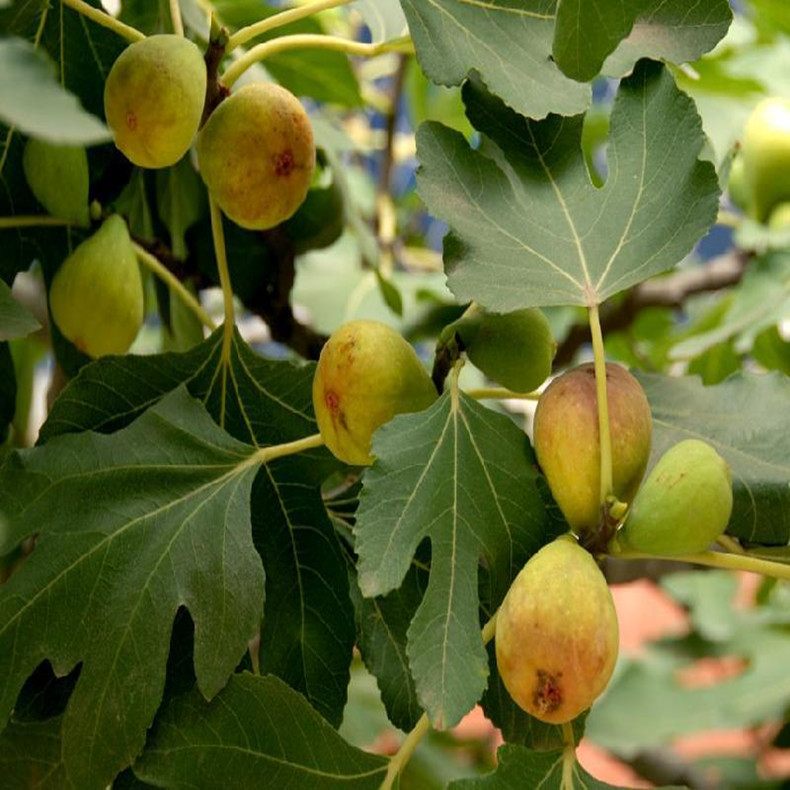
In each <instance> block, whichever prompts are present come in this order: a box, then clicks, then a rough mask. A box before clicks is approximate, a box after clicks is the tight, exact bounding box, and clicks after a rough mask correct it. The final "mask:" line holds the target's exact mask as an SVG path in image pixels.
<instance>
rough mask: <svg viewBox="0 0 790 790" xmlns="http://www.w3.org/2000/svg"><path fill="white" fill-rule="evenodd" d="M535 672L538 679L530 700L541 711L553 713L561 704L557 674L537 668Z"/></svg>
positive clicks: (560, 688) (560, 691)
mask: <svg viewBox="0 0 790 790" xmlns="http://www.w3.org/2000/svg"><path fill="white" fill-rule="evenodd" d="M536 674H537V676H538V681H537V683H536V684H535V693H534V694H533V695H532V702H533V703H534V705H535V707H536V708H537V709H538V710H539V711H540V712H541V713H543V714H546V713H554V711H556V710H557V709H558V708H559V707H560V705H562V687H561V686H560V684H559V680H558V678H557V676H555V675H552V674H551V673H550V672H546V671H544V670H542V669H539V670H537V673H536ZM560 674H561V673H560Z"/></svg>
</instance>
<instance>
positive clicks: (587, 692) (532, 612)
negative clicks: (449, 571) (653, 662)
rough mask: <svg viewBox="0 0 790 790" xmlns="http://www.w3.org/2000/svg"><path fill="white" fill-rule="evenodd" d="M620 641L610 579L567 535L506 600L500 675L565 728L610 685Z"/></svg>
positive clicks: (544, 552) (499, 631) (533, 709)
mask: <svg viewBox="0 0 790 790" xmlns="http://www.w3.org/2000/svg"><path fill="white" fill-rule="evenodd" d="M618 637H619V629H618V626H617V613H616V611H615V608H614V601H613V600H612V594H611V592H610V591H609V587H608V586H607V584H606V579H605V578H604V576H603V574H602V573H601V571H600V569H599V568H598V566H597V565H596V564H595V560H594V559H593V558H592V556H591V555H590V554H589V553H588V552H587V551H586V550H585V549H583V548H582V547H581V546H579V544H578V543H577V542H576V539H575V538H573V537H571V536H569V535H565V536H563V537H560V538H557V539H556V540H555V541H553V542H552V543H549V544H548V545H546V546H544V547H543V548H542V549H541V550H540V551H538V552H537V554H534V555H533V556H532V557H531V558H530V560H529V561H528V562H527V564H526V565H525V566H524V567H523V568H522V569H521V571H520V572H519V574H518V576H516V578H515V579H514V581H513V584H512V585H511V586H510V589H509V590H508V593H507V595H506V596H505V599H504V601H503V602H502V606H501V607H500V609H499V613H498V614H497V621H496V637H495V638H496V643H495V647H496V660H497V667H498V669H499V675H500V677H501V678H502V682H503V683H504V684H505V688H506V689H507V690H508V693H509V694H510V696H511V697H512V698H513V700H514V701H515V702H516V703H517V704H518V705H519V707H521V708H523V709H524V710H525V711H526V712H527V713H529V714H530V715H532V716H534V717H535V718H537V719H540V720H541V721H544V722H547V723H549V724H563V723H565V722H568V721H571V720H572V719H575V718H576V717H577V716H578V715H579V714H580V713H582V712H583V711H585V710H587V708H589V707H590V705H592V703H593V702H594V701H595V700H596V699H597V698H598V697H599V696H600V695H601V693H602V692H603V691H604V689H605V688H606V686H607V684H608V683H609V679H610V678H611V676H612V672H613V670H614V666H615V663H616V662H617V650H618Z"/></svg>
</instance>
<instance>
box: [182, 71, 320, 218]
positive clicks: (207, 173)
mask: <svg viewBox="0 0 790 790" xmlns="http://www.w3.org/2000/svg"><path fill="white" fill-rule="evenodd" d="M197 151H198V161H199V163H200V173H201V175H202V176H203V180H204V181H205V182H206V186H207V187H208V189H209V191H210V192H211V194H212V195H213V197H214V199H215V200H216V201H217V205H218V206H219V207H220V208H221V209H222V211H223V212H224V213H225V214H226V215H227V216H228V217H229V218H230V219H231V220H233V222H235V223H236V224H237V225H240V226H241V227H242V228H247V229H248V230H266V229H268V228H273V227H274V226H275V225H279V224H280V223H281V222H284V221H285V220H287V219H288V218H289V217H291V216H293V214H294V213H295V212H296V210H297V209H298V208H299V206H301V205H302V202H303V201H304V199H305V197H306V195H307V190H308V189H309V188H310V183H311V181H312V178H313V170H314V169H315V161H316V155H315V142H314V141H313V129H312V126H311V124H310V119H309V118H308V116H307V113H306V112H305V110H304V108H303V107H302V105H301V102H300V101H299V100H298V99H297V98H296V97H295V96H294V95H293V94H292V93H291V92H290V91H288V90H286V89H285V88H282V87H280V86H279V85H275V84H274V83H271V82H256V83H253V84H252V85H245V86H244V87H243V88H241V89H239V90H238V91H236V93H234V94H233V95H232V96H230V98H228V99H226V100H225V101H224V102H222V104H220V105H219V107H217V109H216V110H214V112H213V113H212V114H211V116H210V117H209V119H208V121H207V122H206V124H205V126H204V127H203V128H202V129H201V130H200V134H199V135H198V142H197Z"/></svg>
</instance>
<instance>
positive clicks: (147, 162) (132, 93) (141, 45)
mask: <svg viewBox="0 0 790 790" xmlns="http://www.w3.org/2000/svg"><path fill="white" fill-rule="evenodd" d="M206 81H207V77H206V64H205V61H204V60H203V56H202V55H201V53H200V50H199V49H198V48H197V46H196V45H195V44H193V43H192V42H191V41H189V40H187V39H185V38H183V37H182V36H175V35H156V36H149V37H148V38H145V39H143V40H142V41H136V42H135V43H134V44H131V45H130V46H128V47H127V48H126V49H125V50H124V51H123V52H122V53H121V54H120V56H119V57H118V59H117V60H116V61H115V63H113V66H112V68H111V69H110V73H109V75H108V76H107V82H106V83H105V85H104V112H105V115H106V116H107V124H108V125H109V127H110V129H111V130H112V133H113V137H114V138H115V145H116V146H118V148H119V149H120V150H121V151H122V152H123V154H124V155H125V156H126V158H127V159H129V160H130V161H131V162H133V163H134V164H136V165H139V166H140V167H149V168H159V167H169V166H170V165H174V164H175V163H176V162H178V160H179V159H181V157H182V156H184V154H185V153H186V152H187V151H188V150H189V146H190V145H191V144H192V140H193V139H194V137H195V134H196V133H197V130H198V126H199V124H200V118H201V116H202V114H203V104H204V103H205V100H206Z"/></svg>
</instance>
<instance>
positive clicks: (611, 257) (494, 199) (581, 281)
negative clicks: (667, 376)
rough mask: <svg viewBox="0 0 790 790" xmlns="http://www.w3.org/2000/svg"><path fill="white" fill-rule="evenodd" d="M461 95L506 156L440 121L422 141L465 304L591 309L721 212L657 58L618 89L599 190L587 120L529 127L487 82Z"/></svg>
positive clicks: (434, 205)
mask: <svg viewBox="0 0 790 790" xmlns="http://www.w3.org/2000/svg"><path fill="white" fill-rule="evenodd" d="M464 94H465V101H466V105H467V113H468V115H469V117H470V120H471V121H472V123H473V124H474V126H475V127H476V128H478V129H479V130H480V131H481V132H483V134H485V135H486V136H487V137H488V138H489V139H490V140H491V141H492V142H493V143H494V144H495V145H496V146H497V147H498V149H499V151H498V152H496V151H495V152H494V153H493V155H492V156H491V157H490V158H489V157H488V156H486V155H485V153H483V152H482V151H476V150H473V149H472V148H470V146H469V145H468V143H467V142H466V141H465V140H464V138H463V137H462V136H461V135H460V134H458V133H457V132H454V131H451V130H449V129H447V128H445V127H443V126H441V125H440V124H436V123H426V124H424V125H423V126H422V127H421V128H420V131H419V133H418V138H417V139H418V157H419V160H420V163H421V169H420V172H419V174H418V179H419V189H420V194H421V195H422V197H423V199H424V200H425V202H426V204H427V205H428V208H429V210H430V211H431V213H432V214H434V215H435V216H437V217H439V218H441V219H444V220H445V221H446V222H447V223H448V224H449V225H450V229H451V231H452V233H451V234H450V235H449V236H448V237H447V238H446V239H445V264H446V270H447V273H448V284H449V286H450V288H451V289H452V291H453V292H454V293H455V294H456V296H458V297H459V298H460V299H475V300H476V301H478V302H480V303H482V304H484V305H485V306H486V307H488V308H490V309H492V310H497V311H502V312H505V311H508V310H513V309H517V308H520V307H530V306H542V305H563V304H566V305H567V304H570V305H586V306H590V305H596V304H599V303H600V302H602V301H604V300H605V299H607V298H608V297H610V296H612V295H614V294H616V293H617V292H618V291H621V290H624V289H626V288H629V287H631V286H633V285H636V284H637V283H639V282H641V281H642V280H645V279H647V278H648V277H650V276H652V275H654V274H657V273H658V272H661V271H664V270H666V269H668V268H670V267H671V266H673V265H674V264H675V263H677V262H678V261H679V260H680V259H681V258H682V257H683V256H684V255H685V254H686V253H688V252H689V251H690V250H691V249H692V247H693V246H694V244H695V243H696V242H697V240H698V239H699V238H700V237H701V236H702V235H703V234H704V233H705V231H706V230H707V229H708V228H709V227H710V225H711V224H712V223H713V221H714V220H715V218H716V211H717V205H718V198H719V187H718V183H717V178H716V171H715V169H714V167H713V165H712V164H711V163H710V162H703V161H700V160H699V159H698V155H699V153H700V151H701V149H702V146H703V143H704V140H705V137H704V134H703V132H702V127H701V125H700V120H699V116H698V115H697V112H696V109H695V107H694V103H693V102H692V101H691V99H689V98H688V97H687V96H685V95H684V94H683V93H681V92H680V91H679V90H678V89H677V87H676V86H675V83H674V81H673V80H672V77H671V76H670V75H669V73H668V72H667V71H666V70H665V69H664V68H663V67H662V66H661V65H659V64H657V63H652V62H649V61H642V62H640V63H639V65H638V66H637V68H636V70H635V72H634V74H633V75H632V76H631V77H629V78H628V79H626V80H624V81H623V82H622V83H621V85H620V89H619V91H618V94H617V99H616V101H615V104H614V109H613V111H612V117H611V132H610V138H609V149H608V165H609V175H608V178H607V181H606V183H605V185H604V186H603V187H602V188H600V189H597V188H596V187H594V186H593V185H592V183H591V181H590V176H589V172H588V170H587V166H586V164H585V161H584V157H583V154H582V148H581V135H582V125H583V117H582V116H576V117H573V118H562V117H557V116H552V117H550V118H548V119H546V120H545V121H540V122H535V121H529V120H527V119H525V118H523V117H522V116H520V115H518V114H516V113H515V112H513V111H512V110H509V109H507V108H506V107H505V106H504V105H503V104H502V102H501V101H499V100H498V99H496V98H495V97H493V96H492V95H491V94H489V93H487V92H486V91H484V90H483V89H482V88H481V86H480V85H479V84H477V85H473V84H472V83H469V84H467V86H465V89H464Z"/></svg>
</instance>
